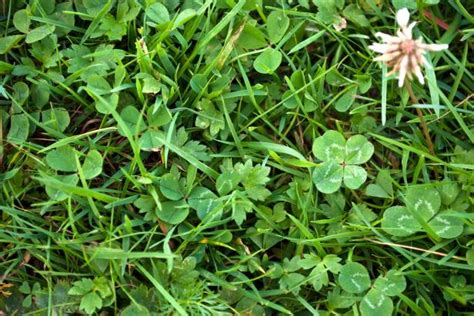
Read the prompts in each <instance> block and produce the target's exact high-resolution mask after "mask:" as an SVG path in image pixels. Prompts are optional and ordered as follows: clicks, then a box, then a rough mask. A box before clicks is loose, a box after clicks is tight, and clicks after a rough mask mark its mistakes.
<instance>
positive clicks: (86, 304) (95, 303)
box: [79, 292, 102, 315]
mask: <svg viewBox="0 0 474 316" xmlns="http://www.w3.org/2000/svg"><path fill="white" fill-rule="evenodd" d="M79 308H80V309H82V310H83V311H85V312H86V313H87V314H89V315H92V314H93V313H94V311H95V310H96V309H101V308H102V299H101V298H100V296H99V294H97V293H95V292H89V293H87V294H86V295H84V296H83V297H82V299H81V305H80V306H79Z"/></svg>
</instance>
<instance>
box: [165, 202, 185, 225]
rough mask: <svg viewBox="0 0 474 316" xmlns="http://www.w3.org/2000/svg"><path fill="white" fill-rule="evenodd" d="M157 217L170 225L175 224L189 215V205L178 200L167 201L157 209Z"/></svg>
mask: <svg viewBox="0 0 474 316" xmlns="http://www.w3.org/2000/svg"><path fill="white" fill-rule="evenodd" d="M157 214H158V217H159V218H160V219H161V220H162V221H165V222H167V223H169V224H171V225H177V224H179V223H181V222H183V221H184V220H185V219H186V217H188V215H189V206H188V205H187V204H186V202H184V200H180V201H168V202H164V203H162V204H161V211H158V213H157Z"/></svg>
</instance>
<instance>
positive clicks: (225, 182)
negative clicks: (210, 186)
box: [216, 172, 240, 195]
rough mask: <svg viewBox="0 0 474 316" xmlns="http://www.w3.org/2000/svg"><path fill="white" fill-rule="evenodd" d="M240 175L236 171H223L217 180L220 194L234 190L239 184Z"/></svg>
mask: <svg viewBox="0 0 474 316" xmlns="http://www.w3.org/2000/svg"><path fill="white" fill-rule="evenodd" d="M239 181H240V176H239V174H238V173H236V172H224V173H221V174H220V175H219V176H218V177H217V180H216V189H217V192H219V194H220V195H226V194H227V193H229V192H231V191H233V190H234V189H235V188H236V187H237V185H238V184H239Z"/></svg>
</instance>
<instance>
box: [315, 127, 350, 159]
mask: <svg viewBox="0 0 474 316" xmlns="http://www.w3.org/2000/svg"><path fill="white" fill-rule="evenodd" d="M345 145H346V140H345V139H344V136H343V135H342V134H341V133H339V132H336V131H333V130H329V131H327V132H325V133H324V134H323V135H322V136H319V137H318V138H316V139H315V140H314V142H313V154H314V156H315V157H316V158H318V159H319V160H322V161H334V162H337V163H342V162H344V157H345V156H346V153H345V152H346V147H345Z"/></svg>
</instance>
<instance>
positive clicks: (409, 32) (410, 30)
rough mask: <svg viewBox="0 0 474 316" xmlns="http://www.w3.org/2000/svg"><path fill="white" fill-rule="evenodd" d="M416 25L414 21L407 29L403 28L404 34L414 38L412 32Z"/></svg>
mask: <svg viewBox="0 0 474 316" xmlns="http://www.w3.org/2000/svg"><path fill="white" fill-rule="evenodd" d="M415 25H416V22H412V23H410V25H408V27H407V28H406V29H404V30H403V34H405V36H406V37H407V38H408V39H412V38H413V35H412V32H413V28H414V27H415Z"/></svg>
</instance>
